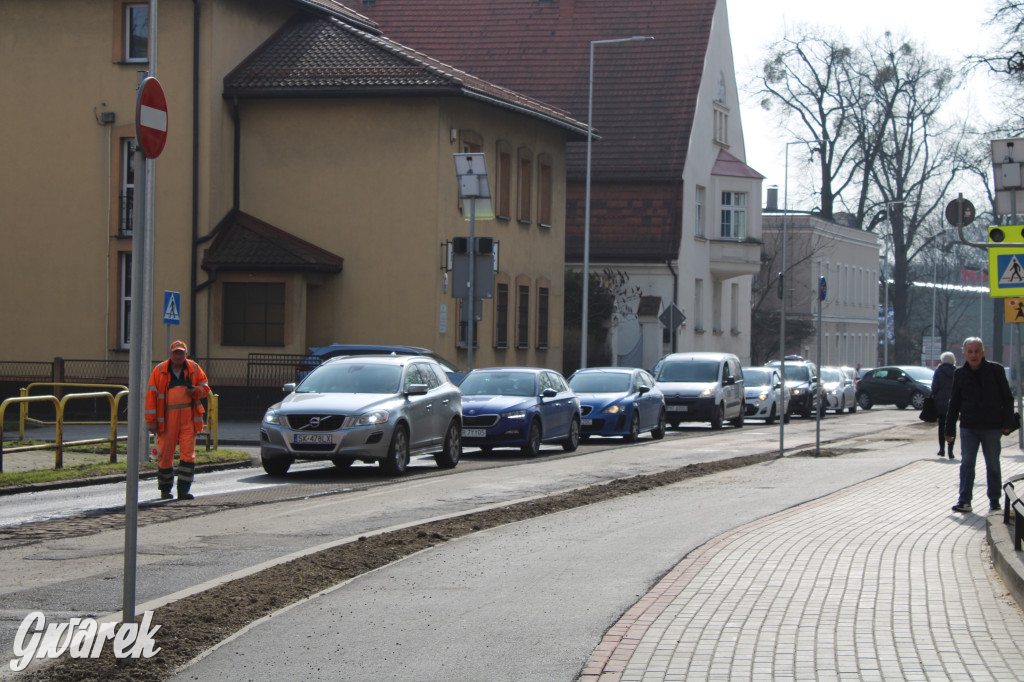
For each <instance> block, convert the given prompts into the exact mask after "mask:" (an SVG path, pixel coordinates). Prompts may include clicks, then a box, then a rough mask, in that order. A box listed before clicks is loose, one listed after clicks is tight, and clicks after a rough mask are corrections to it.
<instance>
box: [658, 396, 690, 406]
mask: <svg viewBox="0 0 1024 682" xmlns="http://www.w3.org/2000/svg"><path fill="white" fill-rule="evenodd" d="M665 404H666V405H696V404H697V399H696V398H683V397H680V396H672V397H669V396H665Z"/></svg>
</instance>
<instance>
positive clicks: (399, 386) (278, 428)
mask: <svg viewBox="0 0 1024 682" xmlns="http://www.w3.org/2000/svg"><path fill="white" fill-rule="evenodd" d="M284 389H285V390H286V391H288V392H289V393H288V395H287V396H285V398H284V400H282V401H281V402H279V403H275V404H274V405H271V407H270V409H268V410H267V412H266V414H265V415H264V416H263V422H262V423H261V424H260V460H261V462H262V463H263V469H264V470H265V471H266V472H267V473H268V474H271V475H274V476H280V475H283V474H285V473H286V472H287V471H288V468H289V467H290V466H291V465H292V462H294V461H296V460H317V461H320V460H323V461H326V460H330V461H331V462H333V463H334V465H335V466H336V467H338V468H339V469H344V468H346V467H348V466H350V465H351V464H352V463H353V462H354V461H355V460H361V461H364V462H379V463H380V467H381V468H382V469H383V470H384V471H385V472H387V473H388V474H390V475H393V476H394V475H399V474H402V473H404V472H405V470H406V468H407V467H408V466H409V460H410V458H411V457H412V456H413V455H419V454H424V453H433V454H434V461H435V462H437V465H438V466H439V467H442V468H445V469H450V468H452V467H454V466H455V465H457V464H458V463H459V458H460V457H461V455H462V394H461V393H459V389H458V387H457V386H456V385H455V384H453V383H452V382H451V381H449V379H448V375H447V374H445V372H444V368H443V367H442V366H441V365H440V364H438V363H437V362H436V361H434V360H432V359H431V358H428V357H422V356H413V355H385V356H380V355H368V356H358V357H351V356H346V357H340V358H334V359H331V360H328V361H327V362H325V363H324V364H322V365H320V366H319V367H317V368H315V369H314V370H312V371H311V372H310V373H309V374H308V375H307V376H306V378H305V379H303V380H302V383H300V384H299V385H298V386H295V385H294V384H285V386H284Z"/></svg>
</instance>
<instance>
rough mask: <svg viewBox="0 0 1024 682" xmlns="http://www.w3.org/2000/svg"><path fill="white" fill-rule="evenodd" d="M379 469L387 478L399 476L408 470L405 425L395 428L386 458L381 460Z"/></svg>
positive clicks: (407, 434)
mask: <svg viewBox="0 0 1024 682" xmlns="http://www.w3.org/2000/svg"><path fill="white" fill-rule="evenodd" d="M380 467H381V468H382V469H383V470H384V473H386V474H387V475H388V476H401V475H402V474H404V473H405V470H406V469H407V468H409V432H408V431H407V430H406V428H405V424H399V425H398V426H396V427H395V433H394V434H393V435H392V436H391V445H389V446H388V456H387V457H386V458H384V459H383V460H381V462H380Z"/></svg>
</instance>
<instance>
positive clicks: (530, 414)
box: [459, 367, 580, 457]
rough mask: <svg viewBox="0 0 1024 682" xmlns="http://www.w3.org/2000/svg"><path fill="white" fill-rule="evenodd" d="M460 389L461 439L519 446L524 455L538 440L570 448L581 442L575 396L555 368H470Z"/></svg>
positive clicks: (488, 446)
mask: <svg viewBox="0 0 1024 682" xmlns="http://www.w3.org/2000/svg"><path fill="white" fill-rule="evenodd" d="M459 389H460V390H461V391H462V414H463V418H462V442H463V444H464V445H469V446H476V447H478V448H480V449H481V450H483V451H484V452H490V451H491V450H492V449H493V448H499V447H518V448H520V449H521V450H522V453H523V454H524V455H526V456H527V457H535V456H536V455H537V454H539V453H540V446H541V443H558V444H560V445H561V446H562V449H563V450H565V451H566V452H572V451H573V450H575V449H576V448H577V447H578V446H579V442H580V401H579V398H577V397H576V394H575V393H573V392H572V389H570V388H569V385H568V384H566V383H565V379H564V378H562V375H561V374H559V373H558V372H555V371H554V370H550V369H539V368H534V367H491V368H487V369H474V370H473V371H472V372H470V373H469V374H467V375H466V378H465V379H464V380H463V381H462V383H461V384H459Z"/></svg>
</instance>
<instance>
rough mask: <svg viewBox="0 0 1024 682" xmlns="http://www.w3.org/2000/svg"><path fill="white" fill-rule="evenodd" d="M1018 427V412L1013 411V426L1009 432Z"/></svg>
mask: <svg viewBox="0 0 1024 682" xmlns="http://www.w3.org/2000/svg"><path fill="white" fill-rule="evenodd" d="M1019 428H1020V412H1014V413H1013V426H1011V427H1010V433H1013V432H1014V431H1016V430H1017V429H1019Z"/></svg>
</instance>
